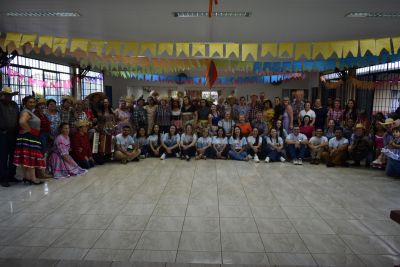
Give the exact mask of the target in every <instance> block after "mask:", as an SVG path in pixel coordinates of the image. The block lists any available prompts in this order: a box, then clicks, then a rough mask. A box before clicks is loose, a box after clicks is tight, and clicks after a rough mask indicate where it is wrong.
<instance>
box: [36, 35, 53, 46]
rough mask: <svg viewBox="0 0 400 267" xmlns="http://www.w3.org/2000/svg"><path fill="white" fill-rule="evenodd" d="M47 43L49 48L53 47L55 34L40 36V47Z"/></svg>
mask: <svg viewBox="0 0 400 267" xmlns="http://www.w3.org/2000/svg"><path fill="white" fill-rule="evenodd" d="M44 45H47V46H48V47H49V48H53V36H48V35H41V36H39V41H38V47H39V48H42V46H44Z"/></svg>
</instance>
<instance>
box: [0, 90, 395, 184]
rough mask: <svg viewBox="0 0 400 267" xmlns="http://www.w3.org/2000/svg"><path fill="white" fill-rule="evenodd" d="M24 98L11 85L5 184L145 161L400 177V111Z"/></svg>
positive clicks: (0, 140)
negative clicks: (222, 162)
mask: <svg viewBox="0 0 400 267" xmlns="http://www.w3.org/2000/svg"><path fill="white" fill-rule="evenodd" d="M16 94H18V92H13V91H12V90H11V88H9V87H5V88H3V90H2V91H0V145H1V147H2V149H1V152H0V154H1V155H0V157H1V158H0V160H1V166H0V178H1V185H2V186H10V184H11V183H14V182H18V181H19V180H17V179H15V173H16V167H17V166H21V167H22V169H23V181H24V182H25V183H28V184H34V185H36V184H41V183H42V179H45V178H50V177H54V178H63V177H69V176H74V175H83V174H85V173H86V172H87V171H88V169H90V168H92V167H94V166H95V165H98V164H104V163H105V162H107V161H109V160H118V161H120V162H121V163H124V164H126V163H127V162H129V161H138V160H140V159H143V158H147V157H158V158H160V159H161V160H164V159H166V158H168V157H178V158H181V159H184V160H187V161H189V160H190V159H191V158H195V159H199V160H200V159H207V158H214V159H233V160H243V161H249V160H254V161H255V162H260V160H263V161H265V162H267V163H269V162H273V161H280V162H285V161H286V160H289V159H290V160H291V161H292V162H293V164H295V165H302V164H303V160H304V159H305V158H310V163H311V164H319V163H320V162H321V161H323V162H324V163H325V164H326V165H327V166H328V167H333V166H348V165H349V164H348V163H349V160H350V161H352V165H354V166H359V165H360V164H361V162H363V161H364V162H365V166H366V167H369V166H370V165H371V164H372V165H373V166H377V167H383V166H384V165H387V167H386V170H387V174H388V175H392V176H397V175H399V172H400V171H399V168H398V166H399V165H398V164H399V162H400V128H399V125H400V120H399V118H400V116H399V114H398V113H399V112H396V113H393V114H390V116H389V118H386V117H385V116H384V115H383V114H382V113H378V114H375V115H374V117H373V118H372V119H369V118H368V116H367V115H366V114H365V112H359V110H358V108H357V106H356V102H355V101H354V100H348V101H347V104H346V106H345V107H344V108H342V107H341V101H340V100H339V99H335V100H330V101H328V103H327V105H326V106H323V105H322V103H321V100H320V99H315V101H314V103H311V102H309V101H305V100H303V99H301V98H299V97H296V98H295V99H294V100H292V101H291V100H290V99H289V98H287V97H286V98H283V100H281V99H280V98H279V97H276V98H274V99H273V101H271V100H269V99H265V95H264V94H261V95H256V94H253V95H251V96H250V103H248V104H247V103H246V98H245V97H240V98H239V101H237V99H236V97H234V96H229V97H227V99H224V98H223V97H220V98H219V99H218V103H216V104H214V103H212V101H210V100H208V99H190V98H189V97H188V96H184V97H182V98H168V97H161V98H159V97H157V96H150V97H148V98H147V99H146V100H145V99H144V98H140V99H138V100H137V101H133V99H132V98H130V97H125V98H121V99H120V101H119V106H118V108H116V109H113V108H112V107H111V104H110V102H109V100H108V99H107V98H106V97H105V95H104V94H101V93H100V94H95V95H93V97H91V98H88V99H86V100H85V101H76V100H75V99H74V98H72V97H70V96H65V97H63V98H62V101H61V103H60V105H59V106H57V103H56V101H55V100H53V99H48V100H44V99H41V98H36V97H34V96H26V97H25V98H24V99H23V103H22V107H21V108H20V107H18V105H17V104H16V103H15V102H14V101H12V97H13V96H14V95H16ZM272 102H273V103H272ZM96 134H97V137H96ZM98 139H99V140H100V141H98ZM98 142H100V144H98ZM96 143H97V145H94V144H96ZM3 148H4V149H3ZM393 164H394V165H393ZM396 164H397V165H396Z"/></svg>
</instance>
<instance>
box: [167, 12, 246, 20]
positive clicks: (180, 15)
mask: <svg viewBox="0 0 400 267" xmlns="http://www.w3.org/2000/svg"><path fill="white" fill-rule="evenodd" d="M172 15H173V16H174V17H178V18H197V17H208V12H206V11H190V12H182V11H178V12H172ZM212 16H213V17H250V16H251V12H227V11H221V12H212Z"/></svg>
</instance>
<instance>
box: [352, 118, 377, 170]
mask: <svg viewBox="0 0 400 267" xmlns="http://www.w3.org/2000/svg"><path fill="white" fill-rule="evenodd" d="M372 146H373V142H372V140H371V138H370V137H369V136H368V135H366V134H365V128H364V125H363V124H361V123H357V124H356V126H355V128H354V133H353V134H352V136H351V138H350V145H349V146H348V150H349V155H350V159H352V160H354V164H353V166H355V167H358V166H360V161H361V160H363V159H365V160H366V161H365V167H367V168H368V167H369V166H370V165H371V161H372V157H373V155H372Z"/></svg>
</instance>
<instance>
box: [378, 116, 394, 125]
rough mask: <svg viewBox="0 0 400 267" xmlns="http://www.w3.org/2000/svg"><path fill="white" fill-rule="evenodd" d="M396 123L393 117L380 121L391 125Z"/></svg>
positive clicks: (382, 123)
mask: <svg viewBox="0 0 400 267" xmlns="http://www.w3.org/2000/svg"><path fill="white" fill-rule="evenodd" d="M393 123H394V119H392V118H387V119H386V120H385V122H380V124H381V125H385V126H386V125H391V124H393Z"/></svg>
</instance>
